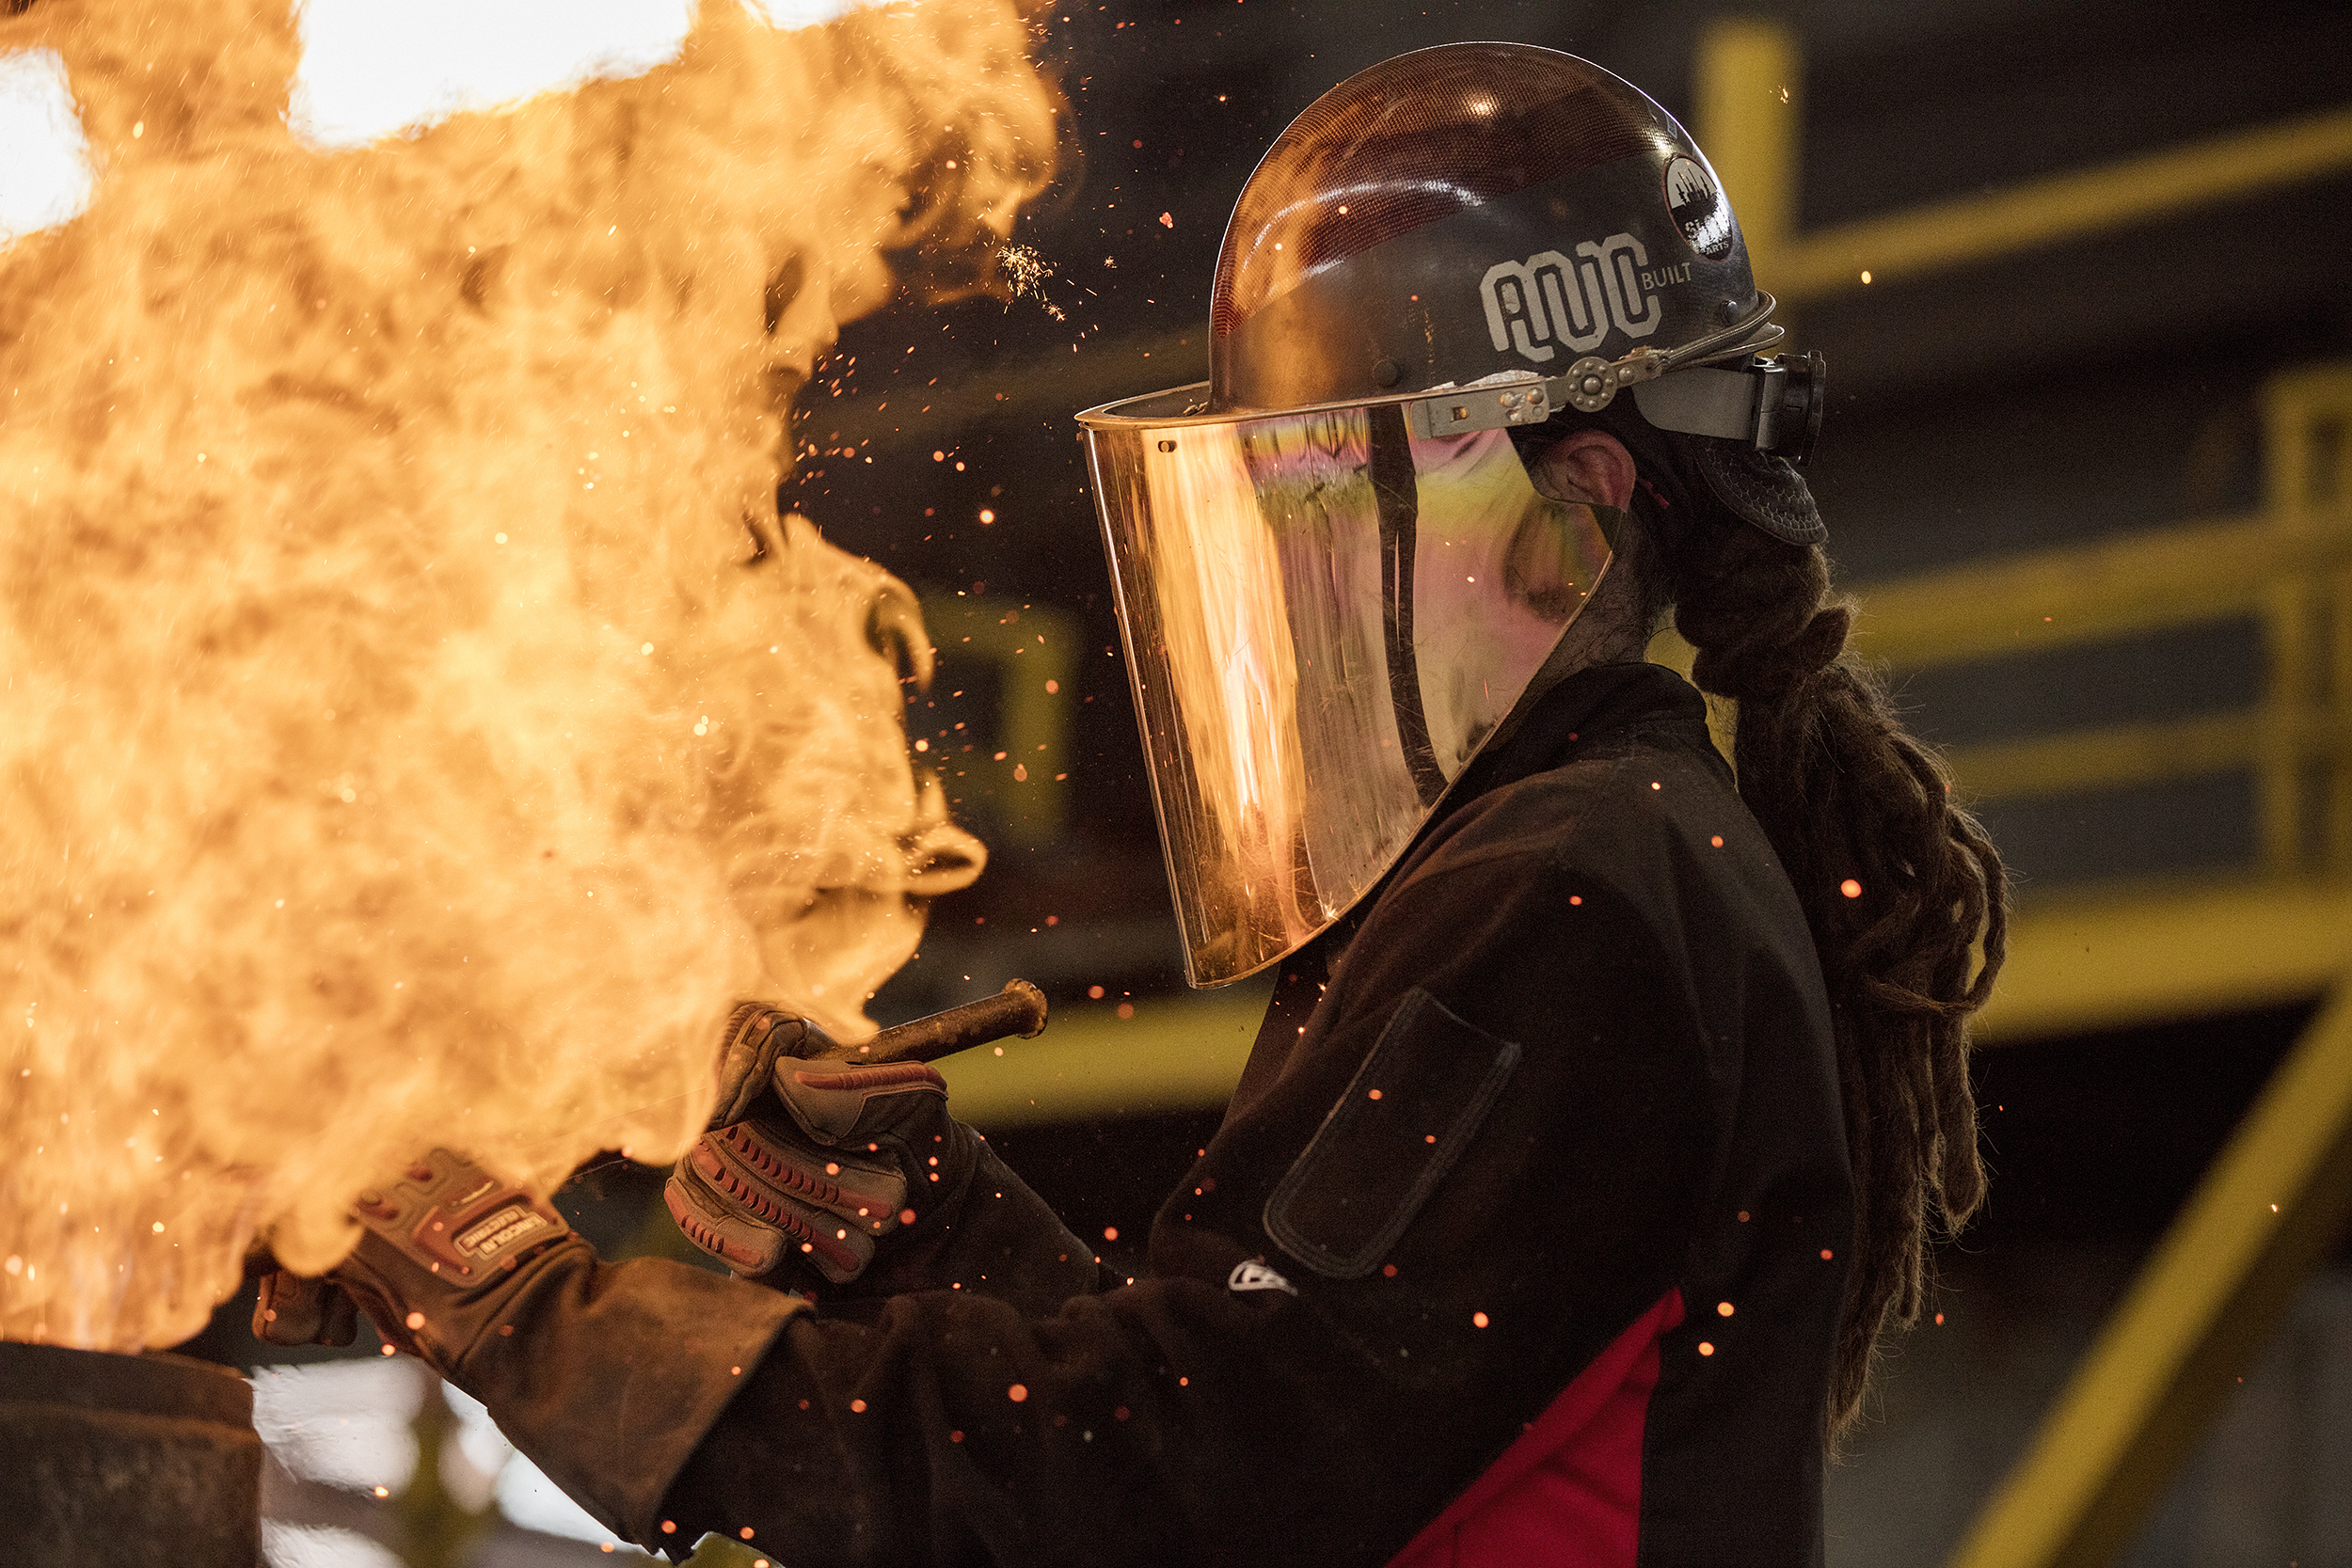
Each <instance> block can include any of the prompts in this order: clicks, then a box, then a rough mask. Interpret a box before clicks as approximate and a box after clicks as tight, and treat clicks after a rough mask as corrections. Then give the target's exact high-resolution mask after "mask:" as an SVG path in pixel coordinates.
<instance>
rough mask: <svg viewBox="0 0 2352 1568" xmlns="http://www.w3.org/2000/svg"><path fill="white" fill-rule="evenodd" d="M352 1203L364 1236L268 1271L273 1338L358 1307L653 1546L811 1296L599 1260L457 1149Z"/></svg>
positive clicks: (391, 1340)
mask: <svg viewBox="0 0 2352 1568" xmlns="http://www.w3.org/2000/svg"><path fill="white" fill-rule="evenodd" d="M354 1211H355V1212H356V1213H357V1214H358V1218H359V1221H360V1223H361V1225H362V1226H363V1227H365V1228H364V1229H363V1230H362V1232H361V1234H360V1237H359V1244H358V1247H357V1248H355V1249H354V1250H353V1251H352V1254H351V1256H350V1257H348V1258H346V1259H343V1261H342V1262H341V1263H339V1264H337V1265H336V1267H335V1268H334V1269H333V1270H332V1271H331V1272H330V1274H329V1275H328V1277H327V1279H326V1280H294V1281H293V1284H292V1285H291V1286H289V1285H287V1284H285V1283H284V1281H286V1280H291V1279H293V1276H291V1275H279V1276H276V1277H273V1278H272V1279H271V1280H269V1281H268V1282H266V1283H265V1285H264V1287H263V1290H264V1298H263V1299H264V1305H265V1307H271V1308H272V1309H274V1310H275V1311H276V1312H277V1317H276V1318H275V1319H274V1320H271V1321H269V1322H268V1323H266V1324H265V1325H263V1326H266V1327H268V1328H269V1329H270V1330H271V1336H269V1337H274V1338H276V1339H277V1342H279V1343H284V1342H287V1337H288V1336H291V1335H294V1334H295V1333H298V1332H300V1331H301V1330H302V1329H304V1328H306V1327H310V1326H312V1323H313V1320H316V1321H317V1322H318V1323H324V1321H325V1320H326V1317H327V1315H328V1313H329V1308H328V1307H326V1306H324V1305H322V1304H323V1303H324V1302H325V1301H326V1300H327V1299H328V1296H329V1293H330V1292H331V1293H334V1294H341V1295H343V1296H344V1298H345V1299H346V1301H356V1302H357V1303H358V1307H359V1308H360V1309H361V1310H363V1311H365V1312H366V1313H367V1315H368V1317H369V1318H370V1319H371V1320H373V1322H374V1323H375V1326H376V1329H377V1331H378V1332H379V1333H381V1334H382V1335H383V1336H384V1339H385V1342H386V1343H387V1344H389V1345H391V1346H392V1347H394V1348H395V1349H399V1350H404V1351H406V1352H408V1353H409V1354H413V1355H416V1356H418V1357H420V1358H421V1360H423V1361H424V1363H425V1364H426V1365H427V1366H429V1367H431V1368H433V1369H434V1370H436V1371H437V1372H439V1373H441V1374H442V1375H443V1376H444V1377H446V1378H448V1379H449V1380H450V1382H452V1383H453V1384H455V1385H456V1386H458V1387H460V1388H463V1389H465V1390H466V1391H467V1392H468V1393H469V1394H472V1395H473V1396H474V1397H475V1398H477V1399H479V1400H481V1401H482V1402H483V1403H484V1404H485V1406H487V1407H488V1409H489V1412H490V1416H491V1418H492V1419H493V1420H495V1421H497V1422H498V1425H499V1429H500V1430H501V1432H503V1433H506V1435H507V1436H508V1438H510V1439H511V1440H512V1441H513V1442H514V1444H515V1446H516V1448H517V1449H521V1450H522V1451H523V1452H524V1453H526V1454H528V1455H530V1456H531V1458H532V1461H533V1462H534V1463H536V1464H537V1465H538V1466H539V1467H540V1469H541V1470H543V1471H545V1472H546V1473H547V1475H548V1478H549V1479H550V1480H552V1481H554V1482H555V1483H556V1485H557V1486H559V1487H561V1488H562V1489H563V1490H564V1492H566V1493H568V1494H569V1495H570V1496H571V1497H573V1498H575V1499H576V1500H577V1501H579V1502H580V1504H581V1505H582V1506H584V1507H585V1508H587V1510H588V1512H589V1513H591V1514H593V1515H595V1516H596V1518H597V1519H598V1520H600V1521H602V1522H603V1523H604V1524H605V1525H606V1526H608V1527H609V1528H612V1529H613V1530H615V1531H617V1532H619V1533H620V1534H622V1535H624V1536H625V1537H627V1538H628V1539H629V1540H631V1541H635V1542H637V1543H638V1544H641V1545H661V1544H669V1543H667V1542H665V1540H664V1537H663V1535H662V1533H661V1531H660V1503H661V1498H662V1496H663V1494H664V1493H665V1492H667V1490H668V1489H669V1486H670V1482H671V1481H672V1480H673V1479H674V1478H675V1476H676V1475H677V1473H678V1471H679V1470H680V1469H681V1468H682V1467H683V1466H684V1465H685V1464H686V1461H687V1459H688V1457H689V1456H690V1455H691V1453H692V1452H693V1449H694V1448H695V1446H696V1445H697V1444H699V1443H700V1442H701V1441H702V1438H703V1435H704V1433H707V1431H708V1430H709V1427H710V1424H711V1422H712V1421H714V1420H715V1419H717V1418H718V1414H719V1412H720V1411H721V1410H722V1409H723V1408H724V1407H725V1405H726V1403H727V1402H728V1401H730V1400H732V1399H733V1398H734V1397H735V1395H736V1394H737V1393H738V1392H739V1390H740V1389H741V1388H742V1386H743V1374H744V1372H745V1371H746V1370H749V1369H750V1368H752V1367H753V1366H754V1365H755V1364H756V1363H757V1362H758V1360H759V1358H760V1357H761V1356H762V1355H764V1354H766V1353H767V1350H768V1347H769V1345H770V1343H771V1341H772V1340H773V1339H774V1338H775V1337H776V1335H777V1333H778V1332H779V1331H780V1330H781V1329H782V1328H783V1326H784V1324H785V1323H786V1322H787V1321H788V1320H789V1319H790V1318H791V1317H793V1316H794V1315H795V1314H796V1313H798V1312H800V1311H803V1310H805V1308H806V1304H805V1303H804V1302H803V1301H801V1300H800V1299H799V1298H798V1297H795V1296H790V1295H786V1294H783V1293H782V1292H779V1291H766V1290H755V1289H752V1288H749V1287H747V1286H744V1285H742V1284H739V1283H738V1282H736V1281H733V1280H728V1279H722V1278H720V1277H719V1276H717V1275H713V1274H709V1273H707V1272H706V1271H704V1270H701V1269H696V1268H690V1267H688V1266H687V1265H686V1264H683V1263H679V1262H675V1261H673V1260H671V1259H663V1258H640V1259H632V1260H630V1261H628V1262H624V1263H610V1264H608V1263H601V1262H599V1261H598V1260H597V1259H596V1252H595V1249H594V1248H592V1247H591V1246H590V1245H589V1244H588V1243H587V1241H586V1240H585V1239H584V1238H582V1237H580V1236H579V1235H576V1234H574V1233H573V1232H572V1231H571V1229H570V1227H567V1226H566V1225H565V1224H564V1220H563V1217H562V1216H561V1215H559V1214H557V1213H556V1212H554V1211H553V1210H552V1209H551V1208H549V1207H548V1205H547V1204H545V1203H543V1202H541V1201H539V1200H538V1199H535V1198H533V1197H532V1196H531V1195H530V1194H528V1193H526V1192H524V1191H523V1190H522V1189H520V1188H519V1187H516V1186H515V1185H514V1184H513V1183H511V1182H508V1181H505V1180H501V1178H499V1177H497V1176H495V1175H492V1174H491V1173H489V1172H487V1171H485V1170H484V1169H483V1168H482V1167H481V1166H479V1165H476V1164H473V1163H472V1162H471V1161H470V1160H469V1159H467V1158H466V1157H465V1156H464V1155H461V1154H456V1153H453V1152H451V1151H450V1150H447V1149H439V1148H437V1149H435V1150H433V1151H432V1152H431V1153H429V1154H427V1155H426V1156H425V1157H424V1158H423V1159H421V1160H420V1161H418V1162H416V1163H415V1164H412V1165H410V1166H409V1167H408V1168H407V1169H406V1170H405V1172H404V1173H403V1174H402V1176H401V1178H400V1179H399V1180H395V1181H391V1182H388V1183H386V1184H385V1185H384V1186H382V1187H381V1188H379V1189H376V1190H373V1191H371V1192H366V1193H362V1194H360V1195H359V1198H358V1202H357V1203H356V1204H355V1205H354ZM306 1313H307V1314H309V1316H306V1315H305V1314H306ZM256 1317H257V1319H259V1318H260V1317H261V1314H259V1313H257V1314H256Z"/></svg>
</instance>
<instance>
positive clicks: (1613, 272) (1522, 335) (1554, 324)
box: [1478, 234, 1691, 365]
mask: <svg viewBox="0 0 2352 1568" xmlns="http://www.w3.org/2000/svg"><path fill="white" fill-rule="evenodd" d="M1690 277H1691V263H1690V262H1688V261H1685V262H1683V263H1682V264H1681V265H1680V266H1678V267H1658V268H1652V267H1651V266H1650V264H1649V252H1648V251H1646V250H1645V249H1644V248H1643V246H1642V242H1641V241H1639V240H1637V239H1635V238H1634V237H1633V236H1632V235H1630V234H1612V235H1610V236H1609V237H1608V238H1607V239H1605V240H1598V241H1595V240H1587V241H1585V242H1584V243H1583V244H1582V245H1578V246H1577V247H1576V259H1575V260H1574V261H1570V260H1569V259H1568V258H1567V257H1565V256H1563V255H1562V254H1561V253H1560V252H1558V251H1556V250H1547V251H1543V252H1541V253H1540V254H1538V255H1534V256H1530V257H1529V258H1528V259H1527V260H1526V261H1497V262H1496V263H1495V264H1494V265H1493V266H1491V267H1488V268H1487V269H1486V277H1485V278H1483V279H1482V280H1481V281H1480V283H1479V285H1478V289H1479V293H1480V295H1481V296H1482V297H1483V299H1484V300H1485V302H1486V331H1487V333H1488V335H1489V336H1490V337H1492V338H1493V340H1494V345H1495V352H1496V353H1498V354H1507V353H1509V352H1510V351H1512V350H1514V349H1516V350H1518V352H1519V354H1520V355H1522V356H1525V357H1527V358H1529V359H1533V360H1534V361H1535V362H1536V363H1537V364H1539V365H1540V364H1543V363H1545V362H1546V361H1548V360H1549V359H1550V358H1551V357H1552V356H1555V355H1556V354H1558V353H1559V352H1560V350H1561V349H1563V348H1565V349H1566V350H1567V351H1568V352H1569V353H1571V354H1590V353H1591V352H1592V351H1593V350H1594V349H1597V348H1598V347H1599V346H1600V345H1601V343H1602V341H1604V340H1605V339H1607V338H1608V336H1609V333H1610V331H1611V329H1612V328H1614V329H1615V330H1617V331H1619V332H1622V333H1624V334H1625V335H1626V336H1627V337H1629V338H1646V337H1648V336H1649V335H1650V334H1651V333H1653V332H1655V331H1657V330H1658V326H1659V324H1660V323H1661V321H1663V320H1664V319H1665V312H1664V311H1663V310H1662V309H1660V307H1659V303H1658V297H1657V294H1658V291H1659V290H1660V289H1662V288H1668V287H1671V286H1672V285H1674V284H1677V283H1683V282H1687V281H1689V279H1690Z"/></svg>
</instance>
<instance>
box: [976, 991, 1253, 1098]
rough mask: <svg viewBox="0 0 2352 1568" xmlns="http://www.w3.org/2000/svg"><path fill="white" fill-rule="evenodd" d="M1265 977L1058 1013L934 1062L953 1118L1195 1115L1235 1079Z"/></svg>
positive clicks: (1245, 1054) (1228, 1093)
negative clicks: (1123, 1007) (1041, 1029)
mask: <svg viewBox="0 0 2352 1568" xmlns="http://www.w3.org/2000/svg"><path fill="white" fill-rule="evenodd" d="M1272 991H1273V982H1272V981H1271V980H1270V979H1254V980H1245V981H1243V982H1241V983H1240V984H1239V985H1235V986H1232V987H1229V988H1227V989H1225V990H1216V991H1209V992H1205V993H1202V994H1200V995H1197V996H1177V997H1161V998H1152V999H1147V1000H1145V1001H1143V1002H1140V1003H1135V1004H1130V1006H1133V1007H1134V1008H1135V1012H1134V1016H1132V1017H1129V1018H1120V1016H1119V1013H1118V1007H1117V1006H1116V1005H1115V1004H1112V1003H1109V1002H1102V1003H1093V1004H1089V1005H1087V1006H1081V1007H1075V1008H1068V1009H1065V1010H1064V1011H1062V1012H1060V1013H1057V1014H1056V1015H1055V1017H1054V1019H1053V1022H1051V1023H1050V1024H1049V1025H1048V1026H1047V1028H1046V1031H1045V1033H1044V1034H1042V1035H1041V1036H1040V1037H1037V1038H1036V1039H1033V1040H1008V1041H1006V1042H1005V1043H1004V1045H1003V1047H1002V1050H1003V1052H1004V1054H1003V1055H1001V1056H1000V1055H997V1054H996V1053H995V1051H996V1048H993V1047H988V1046H983V1047H981V1048H979V1049H978V1050H976V1051H967V1052H964V1053H962V1054H961V1055H958V1056H950V1057H948V1058H947V1059H946V1061H944V1062H942V1063H940V1064H939V1070H940V1073H941V1075H942V1076H944V1077H945V1078H946V1080H947V1094H948V1099H949V1100H950V1101H951V1102H952V1103H953V1104H954V1105H955V1108H956V1115H957V1116H959V1117H961V1118H963V1119H964V1120H965V1121H968V1122H970V1123H972V1124H973V1125H974V1126H976V1127H977V1128H979V1129H980V1130H981V1131H983V1132H987V1131H990V1130H993V1129H997V1128H1006V1127H1023V1126H1028V1125H1031V1124H1033V1123H1040V1122H1072V1121H1088V1120H1092V1119H1096V1118H1101V1117H1122V1116H1148V1115H1152V1114H1155V1113H1160V1112H1167V1111H1198V1110H1206V1109H1211V1108H1214V1107H1216V1106H1218V1105H1222V1104H1224V1103H1225V1101H1227V1100H1228V1099H1230V1098H1232V1092H1233V1085H1235V1084H1236V1083H1238V1082H1239V1081H1240V1079H1241V1069H1242V1064H1243V1063H1244V1062H1246V1061H1248V1059H1249V1047H1250V1044H1251V1042H1253V1041H1254V1040H1256V1038H1257V1037H1258V1021H1259V1019H1260V1018H1261V1017H1262V1016H1263V1014H1264V1012H1265V1005H1266V998H1267V997H1268V996H1269V995H1271V994H1272Z"/></svg>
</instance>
